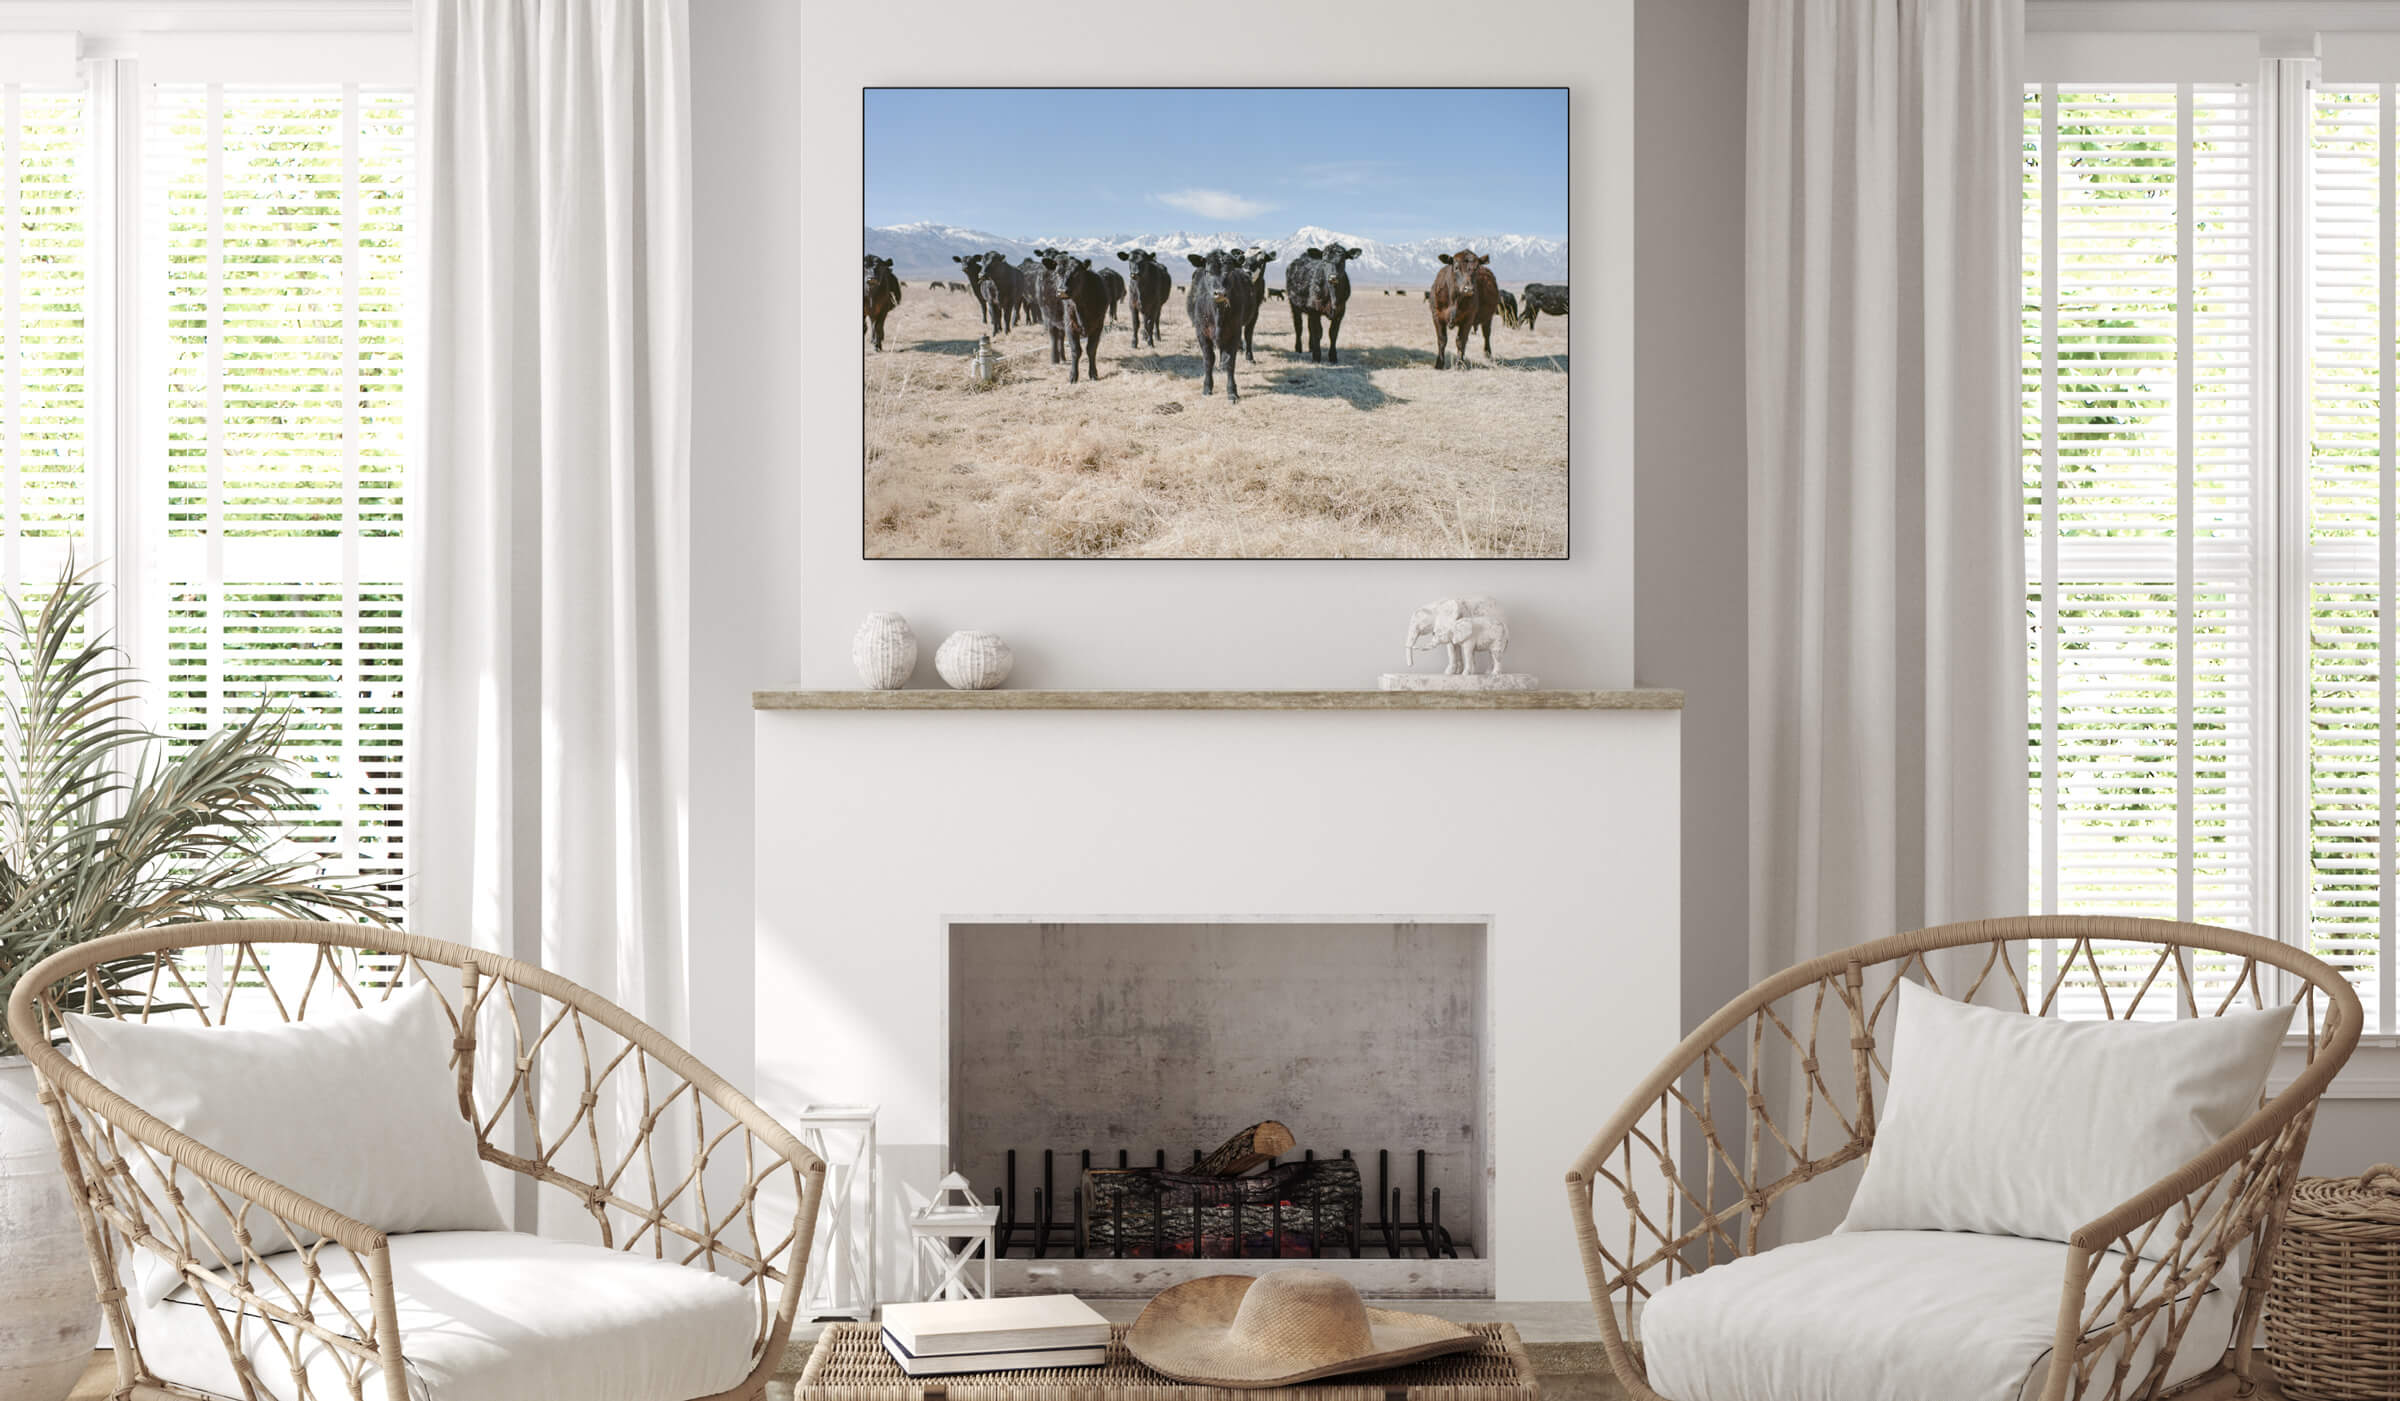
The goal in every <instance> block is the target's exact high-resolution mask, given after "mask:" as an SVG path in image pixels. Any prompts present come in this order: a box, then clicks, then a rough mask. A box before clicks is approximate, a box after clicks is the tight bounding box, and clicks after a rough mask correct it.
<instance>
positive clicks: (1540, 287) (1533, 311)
mask: <svg viewBox="0 0 2400 1401" xmlns="http://www.w3.org/2000/svg"><path fill="white" fill-rule="evenodd" d="M1518 305H1519V307H1520V308H1521V310H1520V313H1519V314H1520V315H1522V316H1523V317H1524V318H1525V329H1526V330H1528V331H1530V330H1532V329H1533V323H1534V322H1536V321H1538V320H1540V319H1541V315H1542V313H1543V312H1548V313H1549V314H1551V315H1552V316H1564V315H1566V314H1567V284H1565V283H1564V282H1528V283H1526V284H1525V294H1524V296H1523V297H1522V298H1521V299H1520V300H1519V303H1518Z"/></svg>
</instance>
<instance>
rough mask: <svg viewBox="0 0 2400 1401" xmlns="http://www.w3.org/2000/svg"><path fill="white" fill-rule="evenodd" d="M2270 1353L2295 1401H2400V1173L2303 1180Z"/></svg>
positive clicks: (2276, 1286)
mask: <svg viewBox="0 0 2400 1401" xmlns="http://www.w3.org/2000/svg"><path fill="white" fill-rule="evenodd" d="M2267 1353H2268V1356H2269V1358H2270V1359H2271V1360H2272V1361H2273V1363H2274V1366H2275V1372H2276V1375H2277V1376H2278V1377H2280V1378H2281V1379H2282V1381H2283V1391H2284V1395H2286V1396H2288V1397H2290V1398H2292V1401H2390V1398H2392V1397H2395V1396H2400V1168H2395V1167H2393V1166H2392V1165H2391V1164H2389V1163H2378V1164H2376V1165H2375V1166H2374V1167H2371V1168H2369V1169H2367V1171H2366V1174H2365V1175H2364V1176H2362V1177H2358V1178H2355V1179H2353V1178H2347V1177H2304V1178H2302V1179H2301V1180H2300V1185H2299V1187H2298V1189H2297V1190H2295V1191H2294V1192H2293V1193H2292V1205H2291V1209H2290V1212H2289V1214H2288V1215H2287V1217H2286V1218H2285V1221H2284V1229H2283V1242H2282V1244H2281V1246H2280V1247H2278V1249H2277V1250H2276V1253H2275V1266H2274V1281H2273V1284H2272V1286H2271V1287H2270V1288H2269V1290H2268V1294H2267Z"/></svg>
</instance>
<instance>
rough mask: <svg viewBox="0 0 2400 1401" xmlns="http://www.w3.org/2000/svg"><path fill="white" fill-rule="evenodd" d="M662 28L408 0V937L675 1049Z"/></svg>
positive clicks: (663, 23) (682, 631) (676, 737)
mask: <svg viewBox="0 0 2400 1401" xmlns="http://www.w3.org/2000/svg"><path fill="white" fill-rule="evenodd" d="M686 20H687V16H686V11H685V5H684V2H683V0H420V3H419V4H418V8H417V32H418V36H419V44H420V46H421V47H420V55H419V56H420V74H419V92H420V94H421V98H420V101H421V108H420V110H421V111H422V112H423V114H424V117H423V135H422V140H423V161H422V164H421V169H422V171H423V172H424V173H423V181H424V205H423V207H424V226H425V230H426V233H425V239H426V244H425V249H424V252H425V257H424V260H423V261H424V264H425V266H426V274H425V275H426V277H427V279H428V281H427V284H426V286H425V287H424V288H423V294H424V299H423V305H424V307H425V309H426V317H425V325H426V332H425V336H426V344H425V345H424V347H423V353H422V358H421V360H420V361H419V363H420V364H422V365H424V366H425V367H426V369H427V374H426V376H425V379H426V381H427V384H426V389H425V395H426V398H425V401H424V404H423V413H422V417H421V419H420V422H421V423H422V424H423V425H424V432H423V441H422V442H421V444H420V450H419V454H418V461H417V468H416V470H417V472H418V473H419V476H418V485H417V487H416V494H415V496H414V499H413V501H412V505H415V506H416V507H417V509H418V510H419V512H420V514H419V515H418V516H417V518H416V519H415V520H414V521H413V522H412V529H411V532H410V534H411V536H412V538H413V539H414V540H416V541H417V542H418V548H419V551H420V555H419V560H418V563H419V571H418V574H417V578H418V579H419V580H420V581H421V585H420V590H421V591H420V593H419V595H418V602H417V607H416V614H415V617H414V619H413V626H414V629H415V636H414V638H413V642H412V645H413V646H414V647H415V648H416V651H415V653H414V655H415V656H416V657H417V658H418V667H419V670H418V675H417V677H416V678H415V682H416V694H415V695H414V696H413V697H412V698H411V699H412V705H411V711H410V713H411V715H412V717H413V719H414V722H415V733H414V735H413V736H412V738H411V741H410V743H411V746H412V748H411V751H410V752H411V753H412V754H413V755H415V756H416V760H417V768H416V784H417V793H416V802H415V805H414V808H413V812H414V814H415V818H416V823H415V827H414V830H413V831H412V832H411V834H410V835H411V844H412V848H413V851H414V853H415V857H416V866H415V872H414V880H413V883H412V893H411V908H410V919H411V923H412V927H413V928H414V929H415V930H416V931H417V932H420V933H424V934H430V935H434V936H437V937H441V938H449V939H456V940H459V941H461V942H467V943H472V944H474V945H476V946H478V947H481V948H488V949H493V950H496V951H499V952H503V953H507V954H510V955H513V956H515V957H519V958H523V959H526V960H528V961H531V962H536V963H539V964H541V965H542V966H544V967H546V968H549V969H552V970H554V971H556V972H558V973H560V974H562V975H563V976H565V977H568V978H571V979H573V980H575V981H577V982H579V983H582V984H583V985H585V986H586V987H589V988H592V989H593V990H594V991H596V992H598V993H599V994H600V995H601V996H602V997H605V998H608V999H610V1000H612V1001H614V1002H616V1003H617V1004H619V1005H620V1006H623V1007H626V1008H628V1009H630V1010H632V1011H633V1012H634V1013H635V1014H636V1015H638V1016H640V1017H641V1018H643V1019H644V1020H646V1021H648V1022H650V1023H651V1024H652V1025H654V1026H656V1027H658V1028H659V1029H661V1030H662V1031H664V1032H665V1033H666V1034H667V1035H668V1036H669V1037H670V1038H672V1039H675V1040H678V1041H680V1040H684V1039H687V1033H688V1020H689V1018H688V1016H687V1013H686V999H685V989H684V985H683V970H684V967H685V953H686V943H687V939H688V935H689V931H688V929H687V928H686V918H685V911H686V907H687V900H686V894H687V889H686V886H687V877H686V871H687V862H686V850H685V835H684V834H685V818H686V795H687V791H688V782H687V777H688V775H687V760H686V755H687V750H688V742H689V724H688V716H687V708H688V707H687V703H686V698H685V693H684V686H685V681H686V676H687V672H688V654H689V639H688V636H687V623H688V618H689V610H688V607H687V596H688V591H689V575H690V561H689V558H688V549H689V543H688V542H689V539H690V532H689V528H688V521H687V517H688V514H689V512H688V506H687V500H688V492H689V465H690V464H689V455H690V450H689V441H690V415H689V405H690V402H691V318H690V310H689V308H690V301H691V296H690V293H691V232H690V180H691V176H690V164H691V162H690V141H691V137H690V95H689V76H688V75H689V55H688V47H689V46H688V30H687V23H686ZM569 1039H570V1038H568V1037H566V1036H562V1037H561V1038H560V1041H561V1045H562V1046H563V1045H565V1044H566V1042H567V1041H568V1040H569ZM540 1073H542V1074H545V1075H547V1074H564V1073H565V1067H563V1066H554V1067H549V1068H546V1069H545V1070H543V1071H542V1072H540ZM561 1098H564V1097H563V1096H561ZM569 1108H570V1107H569V1106H565V1105H561V1106H559V1109H560V1112H562V1113H564V1112H567V1111H568V1109H569ZM603 1112H605V1111H603ZM545 1117H547V1114H546V1115H545ZM524 1206H525V1204H524V1203H520V1209H521V1211H522V1210H523V1209H524ZM525 1224H529V1225H530V1224H532V1223H531V1222H526V1223H525Z"/></svg>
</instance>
